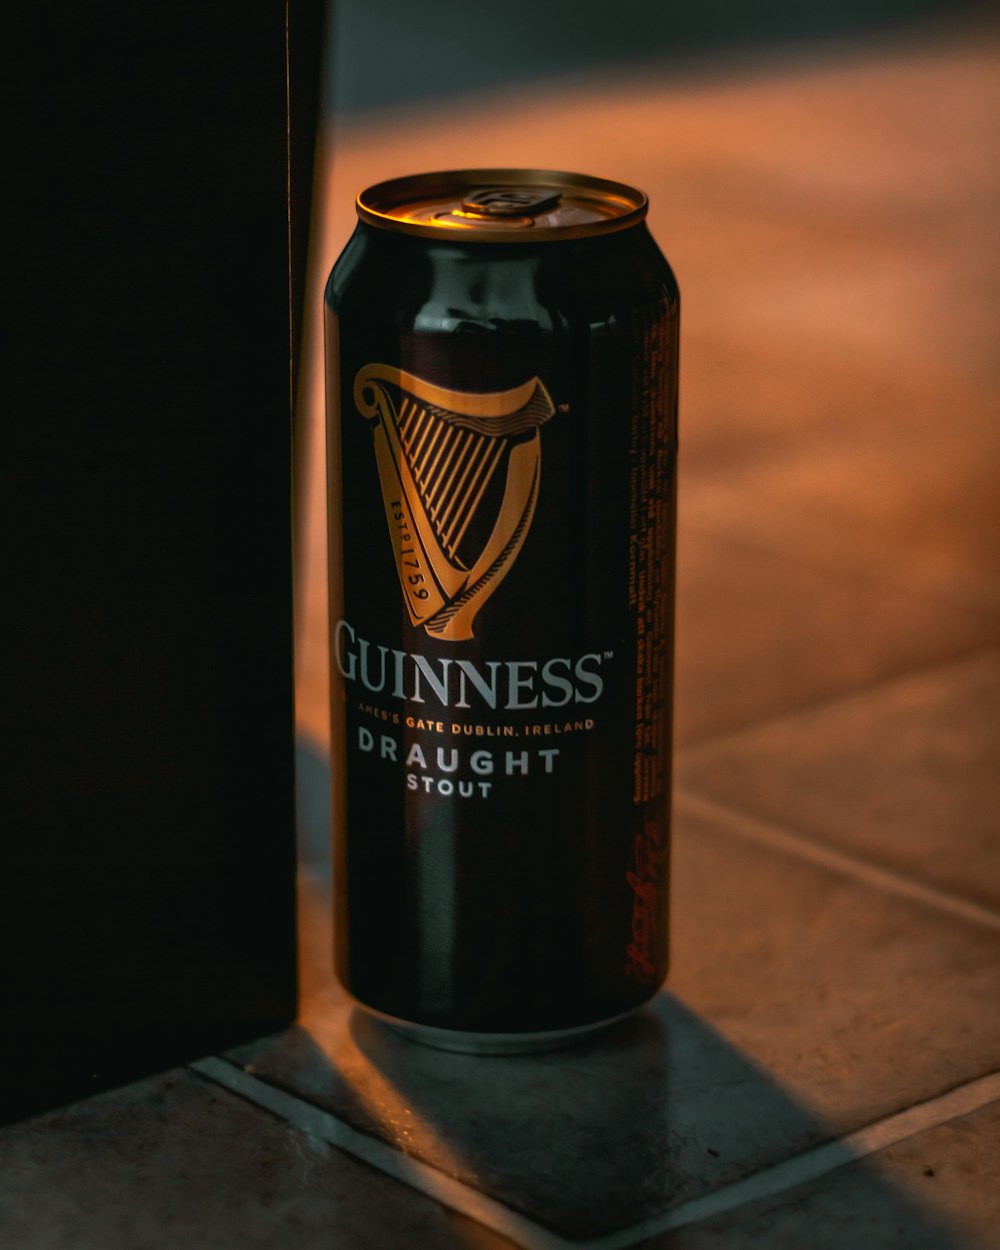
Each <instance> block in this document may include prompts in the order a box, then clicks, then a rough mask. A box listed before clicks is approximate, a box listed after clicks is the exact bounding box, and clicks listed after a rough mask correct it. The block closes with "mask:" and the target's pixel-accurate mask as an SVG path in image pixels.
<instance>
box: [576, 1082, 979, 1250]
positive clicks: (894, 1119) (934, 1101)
mask: <svg viewBox="0 0 1000 1250" xmlns="http://www.w3.org/2000/svg"><path fill="white" fill-rule="evenodd" d="M998 1099H1000V1072H993V1073H991V1074H990V1075H989V1076H982V1077H978V1078H977V1079H976V1080H973V1081H969V1082H968V1084H966V1085H959V1086H958V1087H957V1088H956V1089H952V1090H949V1091H948V1092H947V1093H946V1094H941V1095H940V1096H939V1097H937V1098H931V1099H928V1101H927V1102H922V1103H918V1104H916V1105H915V1106H913V1107H908V1108H907V1109H906V1110H905V1111H899V1112H896V1113H895V1114H894V1115H890V1116H886V1118H885V1119H883V1120H877V1121H875V1123H873V1124H869V1125H866V1127H865V1128H862V1129H858V1130H857V1132H854V1133H849V1134H848V1135H847V1136H846V1137H842V1138H840V1139H839V1140H837V1141H832V1142H826V1143H825V1144H824V1145H822V1146H817V1147H815V1149H813V1150H807V1151H805V1153H804V1154H800V1155H796V1156H795V1158H794V1159H788V1160H786V1161H785V1162H784V1163H778V1164H775V1165H774V1167H770V1168H765V1169H764V1170H763V1171H761V1172H757V1173H755V1174H754V1175H753V1176H748V1177H747V1178H746V1179H745V1180H742V1181H736V1182H735V1184H732V1185H728V1186H726V1188H725V1189H719V1190H716V1191H715V1193H711V1194H706V1195H705V1196H704V1197H702V1198H694V1199H692V1200H691V1201H690V1202H685V1203H682V1205H681V1206H679V1207H675V1208H674V1210H673V1211H666V1212H664V1214H663V1215H660V1216H653V1217H652V1218H651V1219H648V1220H641V1221H640V1222H639V1223H638V1224H633V1225H632V1226H631V1227H630V1228H626V1229H622V1230H621V1232H617V1233H611V1234H609V1235H608V1236H606V1237H598V1238H596V1239H595V1240H593V1241H589V1242H587V1243H585V1245H583V1246H581V1247H580V1250H629V1247H632V1246H635V1245H637V1244H638V1243H639V1242H641V1241H643V1240H645V1239H646V1238H647V1237H653V1236H655V1235H656V1234H658V1233H664V1232H668V1231H670V1230H671V1229H675V1228H681V1227H683V1226H684V1225H686V1224H694V1223H697V1222H699V1221H702V1220H707V1219H711V1218H713V1217H715V1216H717V1215H723V1214H725V1213H726V1212H728V1211H732V1210H734V1209H736V1208H737V1207H741V1206H745V1205H746V1204H747V1203H751V1202H757V1201H759V1200H760V1199H762V1198H770V1197H773V1196H774V1195H776V1194H780V1193H783V1192H785V1191H786V1190H789V1189H792V1188H793V1187H795V1186H797V1185H802V1184H804V1183H805V1182H807V1181H812V1180H817V1179H818V1178H819V1177H821V1176H825V1175H827V1174H828V1173H829V1172H833V1171H836V1170H837V1169H838V1168H841V1167H845V1166H847V1165H849V1164H854V1163H858V1162H860V1161H861V1160H862V1159H864V1158H865V1157H866V1156H867V1155H871V1154H874V1153H875V1152H876V1151H879V1150H884V1149H885V1148H886V1147H887V1146H894V1145H896V1144H898V1143H899V1142H901V1141H905V1140H906V1138H908V1137H913V1136H914V1135H915V1134H916V1133H921V1132H924V1131H925V1130H927V1129H930V1128H936V1127H937V1126H938V1125H941V1124H945V1123H947V1122H948V1121H949V1120H954V1119H956V1118H957V1117H959V1116H963V1115H968V1114H969V1113H970V1112H973V1111H978V1110H979V1108H980V1107H985V1106H987V1105H988V1104H990V1103H992V1102H996V1101H997V1100H998Z"/></svg>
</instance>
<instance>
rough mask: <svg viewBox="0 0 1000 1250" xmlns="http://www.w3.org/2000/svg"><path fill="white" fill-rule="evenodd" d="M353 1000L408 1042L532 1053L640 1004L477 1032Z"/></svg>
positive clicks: (563, 1043)
mask: <svg viewBox="0 0 1000 1250" xmlns="http://www.w3.org/2000/svg"><path fill="white" fill-rule="evenodd" d="M354 1002H355V1005H356V1006H357V1008H358V1009H359V1010H360V1011H363V1012H364V1013H365V1015H367V1016H370V1017H371V1018H372V1019H373V1020H377V1021H378V1022H379V1024H381V1025H383V1026H384V1027H385V1028H386V1029H388V1030H389V1031H390V1032H392V1033H395V1034H396V1035H397V1036H398V1037H402V1038H405V1039H406V1041H408V1042H417V1043H419V1044H420V1045H421V1046H429V1047H431V1048H433V1049H434V1050H450V1051H454V1052H457V1053H460V1054H467V1055H530V1054H536V1053H538V1052H540V1051H546V1050H562V1049H563V1048H564V1047H568V1046H573V1045H576V1044H577V1043H578V1042H583V1041H586V1039H587V1038H588V1037H590V1036H591V1035H592V1034H594V1033H600V1032H602V1031H603V1030H604V1029H609V1028H611V1026H612V1025H613V1024H617V1023H618V1021H619V1020H624V1019H625V1018H626V1017H627V1016H630V1015H632V1013H633V1012H635V1011H637V1010H638V1009H639V1007H638V1006H636V1007H630V1008H629V1010H628V1011H622V1012H619V1013H618V1015H615V1016H608V1017H606V1018H605V1019H603V1020H595V1021H594V1022H593V1023H591V1024H579V1025H574V1026H573V1027H572V1028H569V1029H546V1030H543V1031H540V1032H534V1033H474V1032H467V1031H466V1030H464V1029H439V1028H437V1027H435V1026H434V1025H430V1024H413V1023H412V1022H410V1021H409V1020H400V1019H399V1018H398V1017H396V1016H389V1015H386V1014H385V1012H383V1011H377V1010H376V1009H375V1008H374V1007H369V1006H367V1004H365V1003H361V1002H358V1000H357V999H355V1000H354ZM640 1005H641V1004H640Z"/></svg>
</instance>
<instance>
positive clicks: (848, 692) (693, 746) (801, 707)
mask: <svg viewBox="0 0 1000 1250" xmlns="http://www.w3.org/2000/svg"><path fill="white" fill-rule="evenodd" d="M996 655H1000V644H998V642H997V640H996V639H989V640H984V641H983V642H978V643H970V644H969V646H968V647H967V648H966V649H965V650H963V651H953V652H952V653H951V654H950V655H942V656H936V657H931V658H929V659H926V660H921V661H919V662H918V663H916V664H912V665H911V666H910V667H909V668H903V669H900V670H899V671H898V672H893V673H883V674H882V675H881V676H879V677H872V678H871V679H870V680H867V681H864V682H862V683H861V685H858V686H848V687H845V688H844V689H841V690H835V691H832V692H830V693H828V694H819V695H817V696H816V697H815V698H811V699H809V700H808V701H807V702H805V703H800V704H796V705H795V706H792V707H786V708H782V709H781V710H779V711H775V712H767V713H765V714H764V715H763V716H761V717H759V718H758V719H757V720H751V721H747V722H746V724H743V725H734V726H733V727H732V728H730V729H721V730H719V729H709V730H706V731H705V733H704V734H703V735H700V736H696V737H694V738H692V739H690V741H686V742H684V743H683V744H679V745H678V746H677V748H676V751H675V753H674V758H675V761H679V760H682V759H683V758H685V757H687V756H693V755H697V754H698V753H699V752H700V751H701V752H706V751H712V750H714V749H715V748H716V747H718V746H725V744H726V743H727V742H730V741H732V740H734V739H738V738H741V737H743V735H744V734H749V733H757V732H758V731H760V730H766V729H769V728H771V727H772V726H775V725H782V724H784V723H785V722H787V721H794V720H795V719H796V718H798V717H800V716H811V715H813V714H815V713H816V712H825V711H826V710H827V709H835V708H837V707H839V706H840V705H841V704H846V703H850V702H851V701H852V700H854V699H866V698H869V697H870V696H871V695H877V694H879V693H881V692H882V691H883V690H885V689H886V688H887V687H891V686H896V685H903V684H904V683H906V682H911V681H913V682H915V681H933V680H934V678H935V677H936V676H937V675H938V672H939V670H943V671H944V674H945V675H946V674H947V670H948V669H950V668H961V667H962V666H963V665H968V666H969V667H970V668H971V667H973V666H974V665H975V664H977V663H978V662H979V661H981V660H983V659H988V658H990V657H991V656H996Z"/></svg>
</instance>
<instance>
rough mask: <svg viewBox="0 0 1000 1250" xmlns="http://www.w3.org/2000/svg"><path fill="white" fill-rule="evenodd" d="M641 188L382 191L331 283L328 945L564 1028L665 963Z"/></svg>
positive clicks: (462, 182)
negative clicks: (331, 897)
mask: <svg viewBox="0 0 1000 1250" xmlns="http://www.w3.org/2000/svg"><path fill="white" fill-rule="evenodd" d="M646 208H647V201H646V197H645V196H644V195H643V194H642V193H641V192H639V191H637V190H635V189H634V188H632V187H629V186H625V185H622V184H619V183H616V182H611V181H608V180H606V179H601V178H592V177H586V176H582V175H577V174H567V173H556V172H552V171H541V170H518V169H475V170H461V171H452V172H445V173H435V174H424V175H417V176H410V177H403V178H397V179H394V180H392V181H387V182H382V183H379V184H378V185H376V186H373V187H370V188H369V189H368V190H366V191H364V192H363V193H362V194H361V195H360V196H359V197H358V201H357V211H358V217H359V221H358V225H357V229H356V231H355V233H354V235H353V236H352V238H351V239H350V241H349V242H348V244H347V246H346V248H345V250H344V252H343V254H342V255H341V256H340V258H339V260H338V261H337V263H336V265H335V266H334V268H333V271H332V273H331V275H330V279H329V283H328V285H327V291H326V352H327V384H328V440H327V445H328V462H329V463H328V468H329V477H328V480H329V501H330V502H329V539H330V542H329V550H330V647H331V664H330V667H331V687H332V698H331V710H332V773H333V812H334V848H335V851H334V878H335V885H334V890H335V934H336V939H335V940H336V952H335V962H336V968H337V975H338V977H339V979H340V981H341V982H342V984H343V985H344V986H345V987H346V989H347V990H348V991H349V993H350V994H351V995H352V996H353V997H354V999H355V1000H356V1001H357V1002H358V1003H359V1004H360V1005H361V1006H362V1007H364V1008H366V1009H367V1010H368V1011H369V1012H372V1013H374V1014H375V1015H376V1016H379V1017H381V1018H382V1019H383V1020H384V1021H386V1022H387V1023H388V1024H389V1025H390V1026H391V1027H393V1028H395V1029H397V1030H400V1031H403V1032H405V1033H406V1034H407V1035H408V1036H410V1037H412V1038H414V1039H415V1040H419V1041H423V1042H427V1043H429V1044H431V1045H437V1046H441V1047H445V1048H448V1049H457V1050H467V1051H473V1052H476V1051H478V1052H484V1053H503V1052H517V1051H522V1050H533V1049H543V1048H547V1047H554V1046H559V1045H564V1044H567V1043H569V1042H572V1041H573V1040H574V1039H576V1038H578V1037H582V1036H585V1035H586V1034H587V1033H589V1032H590V1031H591V1030H593V1029H596V1028H600V1027H602V1026H604V1025H607V1024H608V1023H610V1022H611V1021H613V1020H616V1019H618V1018H619V1017H621V1016H623V1015H624V1014H626V1013H628V1012H630V1011H632V1010H633V1009H634V1008H636V1007H637V1006H639V1005H640V1004H642V1003H644V1002H645V1001H647V1000H648V999H649V998H650V997H651V996H652V995H653V994H655V992H656V991H657V989H658V988H659V987H660V985H661V984H662V982H663V979H664V977H665V975H666V970H667V936H668V935H667V914H668V913H667V908H668V899H667V876H668V850H669V819H670V758H671V696H672V653H673V594H674V532H675V517H676V509H675V500H676V490H675V484H676V472H675V470H676V456H677V423H676V396H677V334H678V306H679V305H678V290H677V284H676V281H675V279H674V276H673V274H672V272H671V270H670V267H669V266H668V264H667V262H666V260H665V259H664V257H663V255H662V253H661V252H660V251H659V249H658V248H657V246H656V244H655V243H654V241H653V239H652V237H651V235H650V233H649V231H648V229H647V227H646V224H645V216H646Z"/></svg>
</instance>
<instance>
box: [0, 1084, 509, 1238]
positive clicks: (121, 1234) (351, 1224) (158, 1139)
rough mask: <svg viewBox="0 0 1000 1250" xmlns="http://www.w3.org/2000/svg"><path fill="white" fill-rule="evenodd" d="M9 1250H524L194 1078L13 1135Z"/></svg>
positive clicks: (5, 1168)
mask: <svg viewBox="0 0 1000 1250" xmlns="http://www.w3.org/2000/svg"><path fill="white" fill-rule="evenodd" d="M0 1177H2V1188H0V1245H2V1246H4V1247H5V1250H7V1248H9V1250H62V1248H63V1247H66V1250H69V1248H70V1247H73V1250H147V1248H149V1250H153V1248H155V1250H160V1248H163V1250H167V1248H169V1250H175V1248H176V1247H180V1246H189V1247H191V1248H192V1250H277V1248H278V1247H281V1250H286V1248H290V1247H296V1248H297V1250H329V1247H331V1246H336V1247H337V1250H375V1247H377V1248H378V1250H414V1247H416V1246H421V1245H424V1246H433V1247H435V1248H436V1247H439V1246H440V1247H441V1248H442V1250H513V1247H512V1243H510V1242H509V1241H507V1240H506V1239H505V1238H503V1237H500V1236H498V1235H497V1234H495V1233H493V1232H490V1231H489V1230H487V1229H485V1228H483V1227H482V1226H481V1225H479V1224H477V1223H474V1222H473V1221H471V1220H468V1219H466V1218H465V1217H463V1216H461V1215H458V1214H456V1213H455V1212H454V1211H450V1210H447V1209H445V1208H444V1207H441V1206H439V1205H438V1204H437V1203H435V1202H432V1201H431V1200H430V1199H429V1198H425V1197H424V1196H423V1195H422V1194H418V1193H416V1192H415V1191H414V1190H412V1189H410V1188H409V1187H408V1186H406V1185H404V1184H402V1183H400V1182H399V1181H395V1180H391V1179H390V1178H389V1177H387V1176H385V1175H384V1173H382V1172H379V1171H377V1170H376V1169H374V1168H371V1167H368V1166H366V1165H365V1164H363V1163H359V1162H358V1161H357V1160H355V1159H352V1158H351V1157H350V1156H349V1155H346V1154H344V1153H342V1152H341V1151H339V1150H336V1149H335V1148H333V1147H331V1146H328V1145H327V1144H326V1143H325V1142H323V1141H320V1140H318V1139H316V1138H312V1137H309V1136H307V1135H305V1134H303V1133H300V1132H298V1131H297V1130H296V1129H294V1128H291V1127H290V1126H289V1125H288V1124H286V1123H283V1122H282V1121H281V1120H278V1119H275V1118H274V1117H273V1116H270V1115H268V1114H267V1113H266V1112H264V1111H260V1110H258V1109H257V1108H256V1107H252V1106H250V1105H249V1104H248V1103H246V1102H244V1101H243V1100H242V1099H239V1098H236V1097H234V1096H233V1095H232V1094H229V1093H226V1092H225V1091H224V1090H221V1089H219V1088H218V1087H217V1086H215V1085H211V1084H209V1083H208V1082H206V1081H203V1080H202V1079H201V1078H200V1077H198V1076H196V1075H194V1074H193V1073H191V1072H188V1071H175V1072H168V1073H165V1074H164V1075H163V1076H161V1077H156V1078H154V1079H152V1080H149V1081H142V1082H140V1083H138V1084H136V1085H130V1086H127V1087H126V1088H124V1089H120V1090H115V1091H113V1092H112V1093H109V1094H102V1095H100V1096H99V1097H96V1098H91V1099H88V1100H87V1101H86V1102H82V1103H76V1104H74V1105H73V1106H70V1107H67V1108H65V1109H64V1110H61V1111H55V1112H52V1113H50V1114H48V1115H45V1116H41V1117H39V1118H38V1119H35V1120H29V1121H26V1122H24V1123H23V1124H20V1125H14V1126H11V1127H9V1128H5V1129H0Z"/></svg>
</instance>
